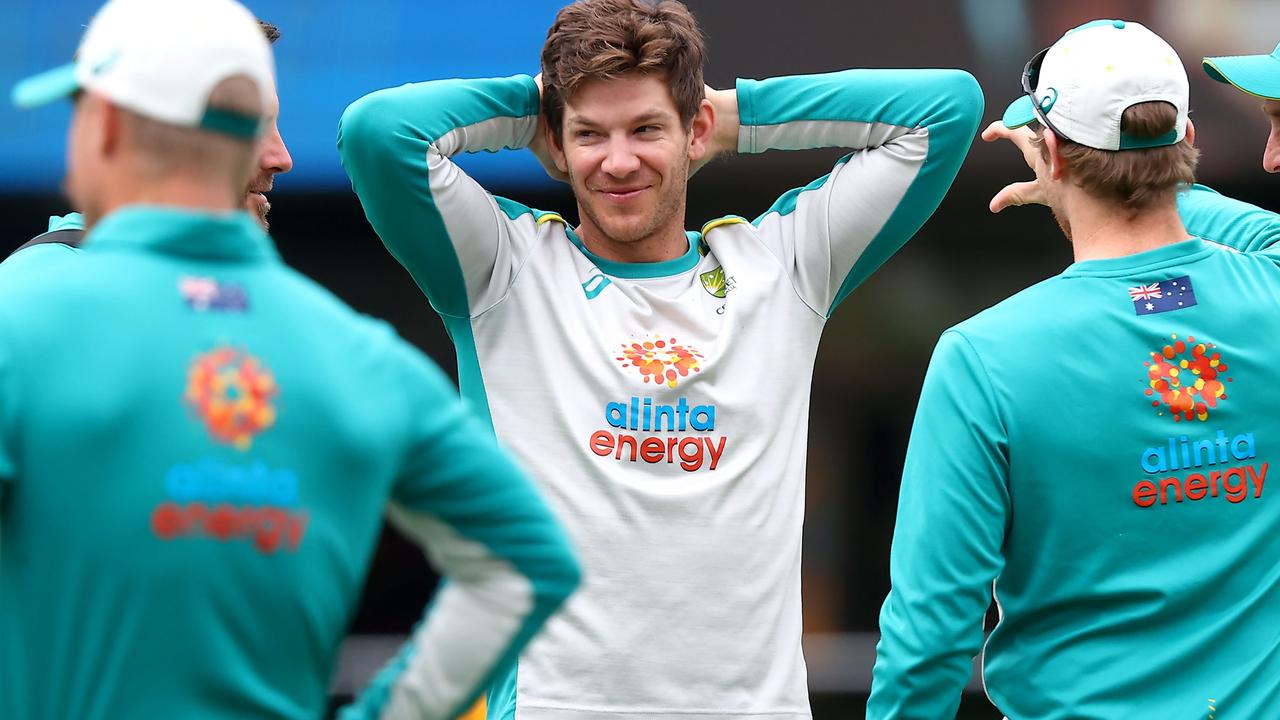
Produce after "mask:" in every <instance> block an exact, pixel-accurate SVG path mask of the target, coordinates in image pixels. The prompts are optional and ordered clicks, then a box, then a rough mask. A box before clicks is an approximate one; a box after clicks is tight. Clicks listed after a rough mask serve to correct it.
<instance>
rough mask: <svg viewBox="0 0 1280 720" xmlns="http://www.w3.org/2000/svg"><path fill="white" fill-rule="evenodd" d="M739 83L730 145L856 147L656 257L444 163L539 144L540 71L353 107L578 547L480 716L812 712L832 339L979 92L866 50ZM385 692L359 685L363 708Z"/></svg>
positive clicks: (389, 207)
mask: <svg viewBox="0 0 1280 720" xmlns="http://www.w3.org/2000/svg"><path fill="white" fill-rule="evenodd" d="M737 99H738V109H739V113H740V116H741V122H742V125H741V132H740V134H739V145H738V150H739V152H742V153H759V152H764V151H766V150H771V149H774V150H802V149H807V148H818V147H843V148H848V149H850V150H851V151H852V153H851V154H850V155H848V156H846V157H844V158H843V159H841V160H840V161H839V162H838V163H837V164H836V165H835V167H834V168H832V170H831V172H830V174H828V175H826V176H824V177H822V178H819V179H818V180H815V181H814V182H812V183H810V184H809V185H808V186H806V187H803V188H798V189H795V190H792V191H790V192H788V193H786V194H784V195H783V196H782V197H781V198H779V200H778V201H777V203H775V204H774V206H773V207H772V208H770V209H768V211H766V212H765V213H764V214H763V215H760V216H759V217H758V218H757V219H756V220H754V221H747V220H745V219H742V218H739V217H726V218H721V219H719V220H713V221H711V222H709V223H707V224H706V225H704V226H703V227H702V230H701V231H700V232H689V233H688V241H689V245H688V251H687V252H686V253H685V254H684V255H682V256H681V257H679V258H676V259H674V260H670V261H666V262H659V263H648V264H645V263H639V264H626V263H619V262H613V261H609V260H606V259H604V258H600V257H597V256H595V255H593V254H591V253H590V252H588V251H587V250H586V249H585V248H584V246H583V243H582V241H581V239H580V238H579V237H578V235H577V234H576V232H575V231H574V229H573V228H572V227H570V226H569V225H568V224H567V223H566V222H565V220H564V219H563V218H562V217H561V216H559V215H557V214H554V213H548V212H542V211H539V210H534V209H532V208H529V207H526V206H524V205H521V204H519V203H517V202H514V201H511V200H507V199H504V198H498V197H494V196H492V195H490V194H489V193H487V192H486V191H485V190H484V189H483V188H482V187H481V186H480V185H478V184H477V183H476V182H475V181H474V180H473V179H471V178H470V177H468V176H467V175H466V174H465V173H464V172H463V171H462V170H461V169H459V167H458V166H457V165H456V164H454V162H453V161H452V160H451V158H452V157H453V156H454V155H457V154H458V153H464V152H475V151H484V150H489V151H497V150H501V149H503V148H522V147H525V146H526V145H527V144H528V143H529V140H530V138H531V137H532V136H533V133H534V131H535V127H536V125H537V116H538V90H537V87H536V85H535V84H534V82H533V79H532V78H530V77H528V76H517V77H512V78H505V79H489V80H442V81H438V82H428V83H421V84H415V85H407V86H404V87H400V88H394V89H389V90H383V91H380V92H376V93H373V94H371V95H369V96H367V97H365V98H363V99H361V100H359V101H358V102H356V103H355V104H353V105H352V106H351V107H350V108H348V109H347V111H346V114H345V115H344V116H343V119H342V123H341V128H340V131H339V142H338V147H339V150H340V153H341V156H342V161H343V165H344V167H345V168H346V171H347V173H348V174H349V175H350V176H351V180H352V185H353V187H354V189H355V191H356V193H357V194H358V195H359V197H360V200H361V202H362V203H363V204H364V208H365V212H366V213H367V215H368V217H369V220H370V222H371V223H372V225H373V227H374V229H375V230H377V232H378V234H379V235H380V236H381V238H382V240H383V242H384V243H386V245H387V247H388V248H389V249H390V250H391V252H392V253H393V254H394V255H395V256H396V258H397V259H399V260H400V262H401V263H402V264H403V265H404V266H405V267H406V268H407V269H408V270H409V272H410V273H411V274H412V275H413V277H414V279H415V280H416V281H417V282H418V284H419V285H420V286H421V287H422V289H423V290H424V291H425V292H426V294H427V296H428V297H429V298H430V300H431V303H432V305H433V307H434V308H435V309H436V311H437V312H439V314H440V315H441V317H442V318H443V319H444V322H445V325H446V327H447V328H448V330H449V333H450V335H451V336H452V338H453V341H454V343H455V345H456V347H457V353H458V366H459V373H460V376H461V384H462V391H463V394H464V395H465V396H466V397H467V398H468V399H469V400H470V401H471V402H472V403H473V405H474V406H475V407H476V408H478V410H479V412H482V413H484V414H485V415H486V416H487V417H488V419H489V420H490V422H491V423H492V425H493V428H494V431H495V432H496V434H497V436H498V439H499V440H500V441H501V442H502V443H503V444H504V445H505V446H506V447H507V448H510V449H511V450H512V451H513V452H514V453H515V454H516V456H517V457H518V458H519V459H520V461H521V462H522V463H523V464H524V465H525V467H527V468H529V469H530V470H531V471H532V474H533V476H534V477H535V479H536V480H537V482H538V484H539V485H540V487H541V488H542V489H543V490H544V492H545V493H546V495H547V496H548V498H549V499H550V502H551V504H552V506H553V507H554V509H555V510H556V511H557V512H558V514H559V515H560V517H562V518H563V519H564V520H565V523H566V526H567V528H568V529H569V532H570V535H571V536H572V537H573V539H574V541H575V545H576V546H577V547H578V548H579V550H580V551H581V553H582V557H583V567H584V571H585V581H584V585H583V588H582V590H581V591H580V592H579V593H578V594H577V595H576V596H575V597H574V598H573V599H571V600H570V602H569V603H568V604H567V605H566V607H565V610H564V612H563V613H561V614H560V615H558V616H557V617H556V618H555V619H553V620H552V621H551V622H550V623H549V624H548V626H547V629H546V631H545V632H544V633H543V634H542V635H541V636H539V638H538V639H536V640H535V641H534V642H533V643H532V644H531V645H530V646H529V648H528V649H527V650H526V651H525V652H524V653H523V654H522V655H521V656H520V659H519V663H518V664H513V665H511V666H510V667H509V668H508V672H507V674H506V677H505V679H504V680H503V682H501V683H499V684H498V685H497V686H495V687H494V688H493V689H492V691H491V694H490V705H489V708H490V717H500V718H510V717H512V715H513V714H514V715H515V717H518V718H520V719H521V720H543V719H550V718H555V719H557V720H565V719H570V718H588V717H592V718H594V717H599V716H602V715H620V716H622V715H624V716H626V717H628V718H632V719H633V720H656V719H657V718H670V717H672V716H675V715H689V716H695V715H696V716H698V717H699V718H702V720H716V719H717V718H740V717H744V716H751V717H753V718H756V720H782V719H783V718H786V719H788V720H794V718H796V717H804V716H808V714H809V702H808V692H807V688H806V681H805V668H804V661H803V658H802V657H801V651H800V635H801V613H800V540H801V525H802V522H803V515H804V476H805V444H806V438H807V427H808V414H809V384H810V377H811V373H812V367H813V361H814V355H815V353H816V351H817V347H818V339H819V337H820V336H821V334H822V329H823V327H824V325H825V324H826V320H827V317H828V316H829V315H830V313H831V312H832V310H834V308H835V307H836V305H838V304H839V303H840V301H841V300H842V299H844V297H845V296H846V295H847V294H848V293H849V292H851V291H852V290H853V289H854V288H855V287H857V285H858V284H859V283H861V282H862V281H863V280H864V279H866V277H867V276H868V275H870V274H871V273H872V272H873V271H874V270H875V269H876V268H877V267H879V266H880V265H881V264H882V263H883V262H884V261H885V260H886V259H887V258H888V257H889V256H890V255H891V254H893V253H894V252H895V251H896V250H897V249H898V248H899V247H901V246H902V244H903V243H904V242H906V241H907V239H908V238H910V237H911V236H912V235H913V234H914V233H915V232H916V230H917V229H919V227H920V226H921V225H922V224H923V223H924V222H925V220H926V219H928V217H929V215H930V214H931V213H932V212H933V210H934V209H935V208H936V207H937V205H938V203H939V202H940V201H941V199H942V197H943V194H944V193H945V192H946V191H947V189H948V187H949V186H950V185H951V182H952V179H953V178H954V177H955V174H956V171H957V170H958V169H959V167H960V164H961V161H962V160H963V158H964V156H965V153H966V152H967V150H968V148H969V145H970V143H971V142H972V139H973V135H974V131H975V129H976V127H977V123H978V118H979V116H980V114H981V112H982V97H981V93H980V90H979V89H978V86H977V84H976V82H975V81H974V80H973V78H972V77H971V76H969V75H968V74H966V73H964V72H960V71H950V70H907V71H889V70H850V71H845V72H838V73H831V74H825V75H812V76H801V77H786V78H777V79H771V80H764V81H756V80H739V81H738V83H737ZM393 679H394V668H392V669H391V671H390V672H389V673H388V674H387V675H385V676H384V681H391V680H393ZM376 712H377V706H376V703H369V702H363V701H362V702H361V703H360V704H359V705H358V706H357V708H355V709H354V710H353V713H352V716H353V717H359V716H360V715H361V714H363V715H364V716H372V715H374V714H376Z"/></svg>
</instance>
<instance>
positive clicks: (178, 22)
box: [12, 0, 275, 139]
mask: <svg viewBox="0 0 1280 720" xmlns="http://www.w3.org/2000/svg"><path fill="white" fill-rule="evenodd" d="M234 76H246V77H248V78H249V79H250V80H252V81H253V83H254V85H256V86H257V88H258V90H259V92H260V93H261V94H262V107H263V108H264V112H265V109H266V108H268V107H270V106H271V105H272V104H273V98H274V97H275V61H274V60H273V58H272V55H271V45H270V43H269V42H268V41H267V39H266V37H265V35H264V34H263V32H262V29H261V27H260V26H259V25H258V21H257V20H256V19H255V18H254V16H253V14H252V13H251V12H249V11H248V10H247V9H246V8H245V7H244V6H243V5H241V4H239V3H238V2H235V0H110V1H109V2H107V4H106V5H103V6H102V8H101V9H100V10H99V11H98V13H97V14H96V15H95V16H94V18H93V20H92V21H91V22H90V23H89V27H88V29H87V30H85V34H84V38H83V39H82V40H81V42H80V48H79V49H78V50H77V51H76V59H75V61H74V62H72V63H70V64H68V65H63V66H61V67H58V68H54V69H52V70H49V71H46V72H43V73H41V74H39V75H35V76H33V77H29V78H27V79H26V80H23V81H22V82H19V83H18V84H17V85H16V86H14V88H13V93H12V100H13V103H14V104H15V105H17V106H18V107H21V108H31V107H37V106H40V105H45V104H48V103H51V102H54V101H57V100H60V99H63V98H66V97H69V96H71V95H73V94H74V93H76V92H78V91H83V90H87V91H92V92H95V93H98V94H100V95H102V96H103V97H105V98H106V99H107V100H109V101H110V102H111V103H112V104H115V105H118V106H120V107H122V108H124V109H126V110H130V111H132V112H135V113H137V114H139V115H142V116H145V117H148V118H151V119H153V120H158V121H160V122H165V123H169V124H172V125H180V126H183V127H193V128H202V129H205V130H211V131H214V132H220V133H223V134H227V135H232V136H235V137H241V138H246V139H252V138H254V137H256V136H257V134H258V133H259V132H260V130H261V126H262V122H261V120H262V118H261V117H256V116H246V115H243V114H239V113H234V112H229V111H226V110H220V109H217V108H210V107H209V94H210V93H211V92H212V91H213V89H214V88H215V87H216V86H217V85H218V83H220V82H222V81H223V80H226V79H228V78H231V77H234Z"/></svg>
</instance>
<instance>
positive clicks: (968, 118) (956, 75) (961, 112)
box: [945, 70, 986, 137]
mask: <svg viewBox="0 0 1280 720" xmlns="http://www.w3.org/2000/svg"><path fill="white" fill-rule="evenodd" d="M947 75H948V92H946V93H945V95H946V97H948V98H949V99H950V101H949V103H948V105H949V107H950V110H951V111H952V112H953V113H954V114H955V116H957V117H958V118H960V121H961V122H963V123H964V125H965V127H966V128H968V134H969V135H970V137H972V136H973V135H974V134H976V133H977V131H978V124H979V123H980V122H981V121H982V113H983V111H984V110H985V108H986V100H985V98H984V97H983V96H982V86H981V85H979V84H978V80H977V78H975V77H974V76H973V75H971V74H970V73H968V72H967V71H965V70H948V71H947Z"/></svg>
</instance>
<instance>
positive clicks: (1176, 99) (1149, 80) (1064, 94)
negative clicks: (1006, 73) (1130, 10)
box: [1002, 20, 1189, 150]
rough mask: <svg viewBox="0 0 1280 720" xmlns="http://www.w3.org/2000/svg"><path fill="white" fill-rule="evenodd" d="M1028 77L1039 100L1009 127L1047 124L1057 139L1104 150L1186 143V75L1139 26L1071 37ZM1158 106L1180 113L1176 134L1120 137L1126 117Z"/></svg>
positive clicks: (1028, 102)
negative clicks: (1166, 105)
mask: <svg viewBox="0 0 1280 720" xmlns="http://www.w3.org/2000/svg"><path fill="white" fill-rule="evenodd" d="M1037 60H1040V62H1039V63H1037V62H1036V61H1037ZM1033 66H1035V67H1033ZM1028 70H1029V71H1031V72H1032V73H1034V78H1033V80H1034V82H1032V83H1031V90H1032V92H1031V94H1025V93H1024V94H1023V96H1022V97H1020V98H1018V99H1017V100H1015V101H1013V103H1011V104H1010V105H1009V107H1008V109H1007V110H1005V112H1004V117H1003V118H1002V122H1003V123H1004V125H1005V126H1006V127H1009V128H1019V127H1022V126H1023V125H1027V124H1029V123H1031V122H1034V121H1041V122H1042V123H1043V124H1045V125H1047V126H1048V127H1050V128H1052V129H1053V130H1054V132H1055V133H1057V134H1059V135H1061V136H1064V137H1066V138H1067V139H1070V140H1073V141H1075V142H1077V143H1080V144H1081V145H1086V146H1088V147H1091V148H1096V149H1098V150H1132V149H1140V148H1148V147H1161V146H1165V145H1173V144H1175V143H1178V142H1181V141H1182V139H1183V138H1184V137H1186V132H1187V109H1188V104H1189V90H1188V83H1187V71H1186V69H1185V68H1184V67H1183V66H1182V61H1181V60H1180V59H1179V58H1178V54H1177V53H1176V52H1175V51H1174V49H1173V48H1172V47H1170V46H1169V43H1167V42H1165V41H1164V40H1163V39H1162V38H1161V37H1160V36H1159V35H1156V34H1155V33H1153V32H1151V31H1150V30H1148V29H1147V28H1145V27H1143V26H1142V25H1140V24H1138V23H1135V22H1126V21H1124V20H1094V21H1093V22H1089V23H1085V24H1084V25H1081V26H1080V27H1077V28H1075V29H1072V30H1068V31H1067V33H1066V34H1065V35H1063V36H1062V38H1061V39H1059V40H1058V41H1057V42H1056V43H1054V44H1053V45H1052V46H1050V47H1049V48H1048V49H1047V50H1045V51H1044V53H1043V58H1041V57H1040V56H1037V58H1036V59H1035V60H1033V61H1032V62H1031V63H1028ZM1026 74H1027V71H1024V75H1026ZM1153 101H1161V102H1167V103H1169V104H1171V105H1173V106H1174V107H1175V108H1177V110H1178V119H1177V122H1176V123H1175V125H1174V129H1173V130H1172V131H1170V132H1169V133H1168V134H1166V135H1164V136H1162V137H1159V138H1141V137H1135V136H1131V135H1129V134H1128V133H1124V132H1122V131H1121V129H1120V119H1121V116H1123V115H1124V111H1125V110H1128V109H1129V108H1130V107H1132V106H1134V105H1137V104H1139V103H1144V102H1153ZM1045 121H1047V122H1045Z"/></svg>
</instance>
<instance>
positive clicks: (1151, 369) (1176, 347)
mask: <svg viewBox="0 0 1280 720" xmlns="http://www.w3.org/2000/svg"><path fill="white" fill-rule="evenodd" d="M1188 351H1190V356H1189V357H1188ZM1143 364H1144V365H1146V366H1147V379H1146V382H1147V384H1148V388H1147V390H1146V394H1147V396H1148V397H1152V398H1154V399H1153V400H1152V401H1151V405H1152V407H1157V408H1158V407H1161V406H1163V407H1164V408H1165V409H1167V410H1168V411H1169V413H1170V414H1171V415H1172V416H1173V419H1174V421H1175V422H1176V421H1180V420H1199V421H1201V422H1204V421H1206V420H1208V419H1209V408H1216V407H1217V406H1218V401H1219V400H1226V399H1227V386H1226V385H1224V384H1223V380H1222V374H1223V373H1225V372H1226V371H1227V365H1226V363H1225V362H1224V361H1223V359H1222V354H1221V353H1217V352H1214V346H1213V343H1204V342H1202V343H1197V342H1196V339H1195V338H1194V337H1188V338H1187V339H1186V340H1185V341H1184V340H1180V339H1178V336H1177V335H1176V334H1175V335H1171V336H1170V338H1169V342H1168V343H1166V344H1165V346H1164V347H1163V348H1161V349H1159V350H1156V351H1154V352H1152V353H1151V361H1150V362H1146V363H1143ZM1231 380H1232V378H1227V379H1226V382H1231ZM1160 414H1161V415H1163V414H1164V412H1163V411H1161V413H1160Z"/></svg>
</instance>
